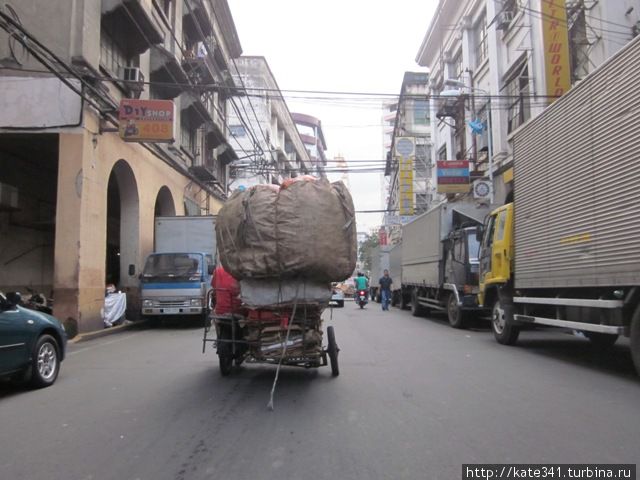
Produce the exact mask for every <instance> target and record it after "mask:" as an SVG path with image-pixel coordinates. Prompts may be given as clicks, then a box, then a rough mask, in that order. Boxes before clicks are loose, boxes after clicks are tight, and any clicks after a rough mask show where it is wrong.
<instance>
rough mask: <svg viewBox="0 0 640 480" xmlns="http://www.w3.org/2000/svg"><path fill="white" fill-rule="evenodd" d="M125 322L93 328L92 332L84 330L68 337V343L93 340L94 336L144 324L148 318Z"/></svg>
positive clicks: (103, 335) (111, 333)
mask: <svg viewBox="0 0 640 480" xmlns="http://www.w3.org/2000/svg"><path fill="white" fill-rule="evenodd" d="M127 322H128V323H125V324H123V325H118V326H116V327H110V328H105V329H102V330H94V331H92V332H85V333H81V334H78V335H76V336H75V337H73V338H70V339H69V343H80V342H86V341H89V340H95V339H96V338H102V337H106V336H107V335H113V334H116V333H119V332H123V331H126V330H131V329H133V328H137V327H141V326H144V325H146V324H147V323H148V320H139V321H136V322H130V321H127Z"/></svg>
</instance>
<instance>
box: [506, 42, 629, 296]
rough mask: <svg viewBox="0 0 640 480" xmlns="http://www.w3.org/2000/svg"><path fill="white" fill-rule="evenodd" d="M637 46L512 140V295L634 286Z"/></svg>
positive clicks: (597, 73) (612, 60)
mask: <svg viewBox="0 0 640 480" xmlns="http://www.w3.org/2000/svg"><path fill="white" fill-rule="evenodd" d="M638 85H640V38H637V39H635V40H633V41H632V42H630V43H629V44H628V45H627V46H626V47H624V48H623V49H622V50H621V51H620V52H618V53H617V54H616V55H615V56H613V57H612V58H610V59H609V60H608V61H607V62H606V63H605V64H603V65H602V66H601V67H600V68H599V69H597V70H595V71H594V72H593V73H592V74H591V75H589V76H588V77H587V78H585V79H584V80H583V81H582V82H581V83H580V84H579V85H577V86H576V87H574V88H573V89H572V90H571V91H569V92H568V93H567V94H566V95H564V96H563V97H562V98H560V99H558V100H556V101H555V103H553V105H551V106H550V107H548V108H547V109H546V110H545V111H544V112H543V113H542V114H540V115H539V116H538V117H536V118H534V119H533V120H531V121H530V122H529V123H528V124H526V125H525V126H523V127H522V128H521V129H519V130H518V131H516V133H515V134H514V137H513V155H514V182H515V184H514V188H515V203H514V209H515V230H514V231H515V282H516V288H551V287H589V286H593V287H597V286H622V285H632V284H636V285H637V284H640V215H639V214H638V212H639V210H640V153H639V152H640V134H639V133H638V132H639V131H640V95H638Z"/></svg>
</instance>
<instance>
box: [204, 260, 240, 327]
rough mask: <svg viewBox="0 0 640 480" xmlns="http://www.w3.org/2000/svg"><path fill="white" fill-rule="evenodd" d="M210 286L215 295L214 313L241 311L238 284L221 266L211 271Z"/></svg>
mask: <svg viewBox="0 0 640 480" xmlns="http://www.w3.org/2000/svg"><path fill="white" fill-rule="evenodd" d="M211 286H212V287H213V291H214V293H215V295H216V306H215V309H214V311H215V313H216V315H225V314H228V313H240V312H241V305H242V302H241V300H240V284H239V283H238V281H237V280H236V279H235V278H233V277H232V276H231V274H230V273H229V272H227V271H226V270H225V269H224V268H223V267H222V266H219V267H217V268H216V269H215V271H214V272H213V278H212V279H211Z"/></svg>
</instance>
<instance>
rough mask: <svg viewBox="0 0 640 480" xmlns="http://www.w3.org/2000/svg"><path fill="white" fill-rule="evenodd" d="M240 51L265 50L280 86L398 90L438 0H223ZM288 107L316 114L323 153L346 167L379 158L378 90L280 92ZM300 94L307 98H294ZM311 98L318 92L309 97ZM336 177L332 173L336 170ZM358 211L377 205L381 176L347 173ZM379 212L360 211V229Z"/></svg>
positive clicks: (411, 66) (374, 221)
mask: <svg viewBox="0 0 640 480" xmlns="http://www.w3.org/2000/svg"><path fill="white" fill-rule="evenodd" d="M228 1H229V5H230V7H231V12H232V14H233V18H234V21H235V24H236V29H237V31H238V35H239V37H240V43H241V45H242V49H243V55H260V56H264V57H265V58H266V59H267V62H268V63H269V66H270V68H271V71H272V72H273V74H274V76H275V77H276V81H277V82H278V85H279V86H280V89H281V90H313V91H331V92H372V93H389V94H398V93H399V92H400V87H401V84H402V77H403V74H404V72H405V71H421V70H424V69H423V68H421V67H418V65H417V64H416V63H415V57H416V54H417V52H418V49H419V47H420V43H421V42H422V39H423V37H424V35H425V33H426V31H427V28H428V26H429V22H430V21H431V17H432V15H433V12H434V10H435V7H436V6H437V3H438V2H437V0H393V1H391V0H320V1H311V0H276V1H266V0H228ZM284 95H285V99H286V101H287V105H288V106H289V110H290V111H292V112H300V113H307V114H310V115H313V116H315V117H318V118H319V119H320V120H322V124H323V129H324V133H325V138H326V141H327V158H329V159H333V158H334V157H335V156H337V155H342V156H344V157H345V158H346V159H347V162H348V161H352V163H350V164H349V167H352V166H357V165H361V166H362V165H367V164H366V163H362V162H359V161H360V160H378V161H380V160H383V159H384V153H383V141H382V127H381V118H382V114H383V112H382V110H381V108H380V103H381V97H379V98H377V99H372V98H364V99H363V98H360V99H356V98H355V96H354V95H349V96H348V97H347V98H342V99H341V100H337V99H333V100H331V101H329V100H326V99H322V100H319V99H317V97H318V95H313V94H297V93H291V94H288V93H286V92H285V93H284ZM294 96H295V97H300V96H304V97H307V98H293V97H294ZM308 97H316V98H308ZM334 177H335V176H334ZM349 184H350V188H351V193H352V195H353V197H354V202H355V206H356V210H375V209H380V208H382V207H383V204H382V194H381V175H380V174H378V173H369V174H368V173H358V174H350V175H349ZM380 221H381V216H380V215H379V214H358V217H357V222H358V230H359V231H368V230H369V229H370V228H372V227H375V226H378V225H379V224H380Z"/></svg>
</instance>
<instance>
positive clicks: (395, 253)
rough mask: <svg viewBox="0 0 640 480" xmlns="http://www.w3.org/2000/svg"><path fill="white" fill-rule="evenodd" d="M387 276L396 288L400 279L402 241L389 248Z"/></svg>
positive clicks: (398, 286)
mask: <svg viewBox="0 0 640 480" xmlns="http://www.w3.org/2000/svg"><path fill="white" fill-rule="evenodd" d="M389 276H390V277H391V278H392V279H393V282H394V284H395V286H396V287H397V288H400V283H401V281H402V243H398V244H396V245H393V246H392V247H391V250H389Z"/></svg>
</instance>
